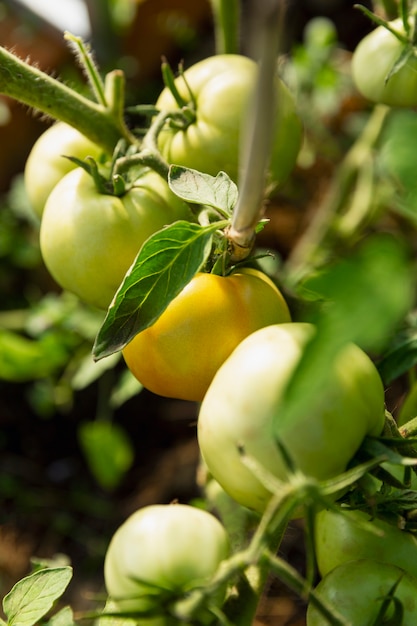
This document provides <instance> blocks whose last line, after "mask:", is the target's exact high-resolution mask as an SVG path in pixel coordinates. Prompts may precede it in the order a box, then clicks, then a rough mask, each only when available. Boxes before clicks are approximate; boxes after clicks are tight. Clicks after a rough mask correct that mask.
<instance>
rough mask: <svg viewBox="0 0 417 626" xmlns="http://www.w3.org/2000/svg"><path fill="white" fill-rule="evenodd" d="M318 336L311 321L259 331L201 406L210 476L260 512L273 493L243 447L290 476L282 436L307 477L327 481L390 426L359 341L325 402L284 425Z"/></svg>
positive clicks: (345, 353) (344, 358) (340, 364)
mask: <svg viewBox="0 0 417 626" xmlns="http://www.w3.org/2000/svg"><path fill="white" fill-rule="evenodd" d="M313 333H314V327H313V326H312V325H310V324H305V323H299V322H294V323H292V324H279V325H274V326H269V327H268V328H263V329H261V330H258V331H257V332H255V333H253V334H252V335H250V336H249V337H247V338H246V339H245V340H244V341H242V343H241V344H240V345H239V346H238V347H237V348H236V350H234V352H233V353H232V354H231V356H230V357H229V358H228V359H227V360H226V361H225V363H224V364H223V365H222V367H221V368H220V369H219V371H218V372H217V374H216V375H215V377H214V379H213V382H212V383H211V385H210V387H209V389H208V391H207V393H206V395H205V397H204V400H203V403H202V405H201V409H200V414H199V418H198V441H199V445H200V450H201V453H202V456H203V459H204V461H205V463H206V465H207V467H208V469H209V471H210V473H211V474H212V475H213V476H214V478H215V479H216V480H217V481H218V482H219V483H220V485H221V486H222V487H223V488H224V490H225V491H226V492H227V493H229V495H230V496H232V498H234V499H235V500H236V501H237V502H239V503H240V504H242V505H244V506H247V507H249V508H252V509H255V510H257V511H263V510H264V508H265V506H266V505H267V503H268V501H269V499H270V497H271V494H270V492H269V491H268V490H267V489H266V488H265V487H264V486H263V485H262V484H261V483H260V481H259V480H258V479H257V478H256V477H255V476H254V474H253V473H252V472H251V471H250V470H249V469H248V468H247V467H246V466H245V465H244V463H243V462H242V460H241V457H240V454H239V451H238V446H243V448H244V450H245V451H246V453H247V454H248V455H249V456H250V457H252V458H254V459H255V460H257V461H258V463H260V464H261V465H262V466H263V467H265V468H266V469H267V470H269V471H270V472H271V473H272V474H273V475H274V476H276V477H277V478H278V479H280V480H283V481H285V480H287V471H286V467H285V464H284V460H283V458H282V456H281V453H280V451H279V449H278V447H277V445H276V443H275V438H276V437H278V438H279V439H280V441H281V443H282V444H283V446H284V448H285V449H286V450H287V452H288V454H289V455H290V457H291V458H292V459H293V461H294V462H295V464H296V466H297V467H298V468H299V469H300V470H301V471H302V472H303V473H304V474H306V475H307V476H311V477H313V478H316V479H318V480H325V479H328V478H331V477H333V476H336V475H338V474H340V473H341V472H343V471H344V470H345V469H346V466H347V464H348V463H349V461H350V460H351V458H352V457H353V455H354V454H355V452H356V451H357V449H358V448H359V446H360V444H361V443H362V441H363V439H364V437H365V436H366V435H379V434H380V433H381V431H382V428H383V425H384V419H385V417H384V414H385V411H384V389H383V386H382V382H381V379H380V377H379V374H378V372H377V370H376V368H375V366H374V365H373V363H372V361H371V360H370V359H369V358H368V356H367V355H366V354H365V353H364V352H363V351H362V350H361V349H360V348H358V347H357V346H356V345H353V344H349V345H347V346H346V347H345V348H343V349H342V350H341V351H340V353H339V354H338V356H337V358H336V360H335V361H334V362H333V363H332V364H331V365H330V364H329V372H328V381H327V382H328V384H327V389H326V392H325V393H324V394H323V396H322V398H321V401H320V404H318V405H315V406H313V407H311V409H310V411H308V412H307V413H306V415H304V416H303V417H300V418H297V420H296V421H293V422H291V421H289V422H288V420H285V421H284V423H283V424H282V425H280V421H279V418H280V408H281V406H282V400H283V397H284V394H285V390H286V387H287V385H288V382H289V380H290V379H291V376H292V374H293V372H294V370H295V368H296V366H297V364H298V362H299V360H300V358H301V355H302V352H303V350H304V348H305V346H306V344H307V342H308V340H309V339H310V338H311V337H312V335H313ZM274 429H275V430H274Z"/></svg>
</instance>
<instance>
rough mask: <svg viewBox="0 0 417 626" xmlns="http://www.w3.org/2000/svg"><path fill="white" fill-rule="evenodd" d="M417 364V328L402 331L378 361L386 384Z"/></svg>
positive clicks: (379, 369)
mask: <svg viewBox="0 0 417 626" xmlns="http://www.w3.org/2000/svg"><path fill="white" fill-rule="evenodd" d="M416 364H417V329H416V328H412V329H409V330H407V331H406V332H404V333H401V334H400V335H399V336H398V338H397V340H396V343H395V345H393V346H392V347H390V348H389V349H388V350H387V352H386V353H385V354H384V356H383V358H382V359H381V360H380V361H379V362H378V371H379V373H380V375H381V377H382V379H383V381H384V383H385V384H386V385H388V384H389V383H391V382H392V381H393V380H395V379H396V378H398V377H399V376H401V375H402V374H405V373H406V372H408V371H409V370H411V369H412V368H413V367H414V366H415V365H416Z"/></svg>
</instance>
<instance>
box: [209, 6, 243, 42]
mask: <svg viewBox="0 0 417 626" xmlns="http://www.w3.org/2000/svg"><path fill="white" fill-rule="evenodd" d="M211 10H212V13H213V20H214V35H215V42H216V54H237V53H238V52H239V30H240V0H211Z"/></svg>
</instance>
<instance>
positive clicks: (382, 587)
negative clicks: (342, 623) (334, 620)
mask: <svg viewBox="0 0 417 626" xmlns="http://www.w3.org/2000/svg"><path fill="white" fill-rule="evenodd" d="M398 581H400V582H399V584H398V586H397V587H396V589H395V593H394V597H395V598H396V599H397V600H398V601H400V602H401V604H402V607H403V615H402V621H401V622H399V621H398V622H395V623H397V624H398V626H400V624H401V626H415V624H417V579H416V578H414V577H413V576H410V575H409V574H406V573H405V572H404V571H403V570H401V569H400V568H399V567H395V566H394V565H389V564H387V563H380V562H379V561H377V560H375V561H373V560H366V559H363V560H358V561H356V560H353V561H349V562H348V563H344V564H343V565H339V566H338V567H336V568H335V569H334V570H332V571H331V572H330V573H329V574H327V575H326V576H325V577H324V578H323V580H321V581H320V582H319V584H318V585H317V587H316V591H317V594H318V595H320V598H322V599H323V600H326V601H327V602H328V603H329V604H331V605H332V606H333V607H334V608H335V609H336V610H337V612H338V614H339V615H341V616H343V617H344V618H345V619H346V620H347V621H348V623H349V624H352V626H369V625H370V624H376V623H377V622H376V618H377V617H378V614H379V611H380V610H381V606H382V602H383V601H384V599H385V598H386V597H387V596H389V595H390V593H391V589H392V587H393V586H394V585H395V584H396V583H397V582H398ZM394 610H395V606H394V604H393V602H391V603H390V606H389V608H388V609H387V612H386V613H385V616H384V617H385V619H384V621H383V622H378V624H379V623H381V624H385V623H388V620H389V619H391V620H393V618H394ZM397 616H398V614H397ZM397 619H398V617H397ZM325 623H326V620H325V618H324V617H323V616H322V614H321V613H320V612H319V610H318V609H317V608H316V607H315V606H314V605H313V604H311V603H310V604H309V606H308V609H307V626H323V625H324V624H325ZM389 623H391V624H394V622H393V621H391V622H389Z"/></svg>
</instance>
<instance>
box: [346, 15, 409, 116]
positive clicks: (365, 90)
mask: <svg viewBox="0 0 417 626" xmlns="http://www.w3.org/2000/svg"><path fill="white" fill-rule="evenodd" d="M390 26H391V27H392V28H394V29H395V30H396V31H397V32H399V33H401V34H402V35H404V27H403V23H402V19H397V20H394V21H393V22H390ZM404 50H405V44H404V43H402V42H401V41H400V40H399V39H397V37H395V35H393V34H392V33H391V32H390V31H389V30H387V29H386V28H385V27H384V26H378V27H377V28H375V29H374V30H373V31H371V32H370V33H369V34H368V35H366V36H365V37H364V38H363V39H362V41H360V43H359V44H358V46H357V47H356V49H355V51H354V53H353V57H352V77H353V81H354V83H355V85H356V87H357V89H358V90H359V91H360V92H361V94H362V95H363V96H365V98H367V99H368V100H371V101H372V102H379V103H382V104H387V105H389V106H394V107H415V106H416V105H417V57H416V55H415V54H413V55H412V56H411V57H410V58H409V59H408V61H407V63H406V64H405V65H403V66H402V67H401V68H400V69H399V70H398V71H397V72H396V73H395V74H393V75H392V76H390V78H389V80H388V81H387V80H386V78H387V77H388V75H389V73H390V72H391V70H392V68H393V67H394V65H395V63H396V62H397V61H398V60H399V58H400V56H401V54H402V53H403V52H404Z"/></svg>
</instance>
